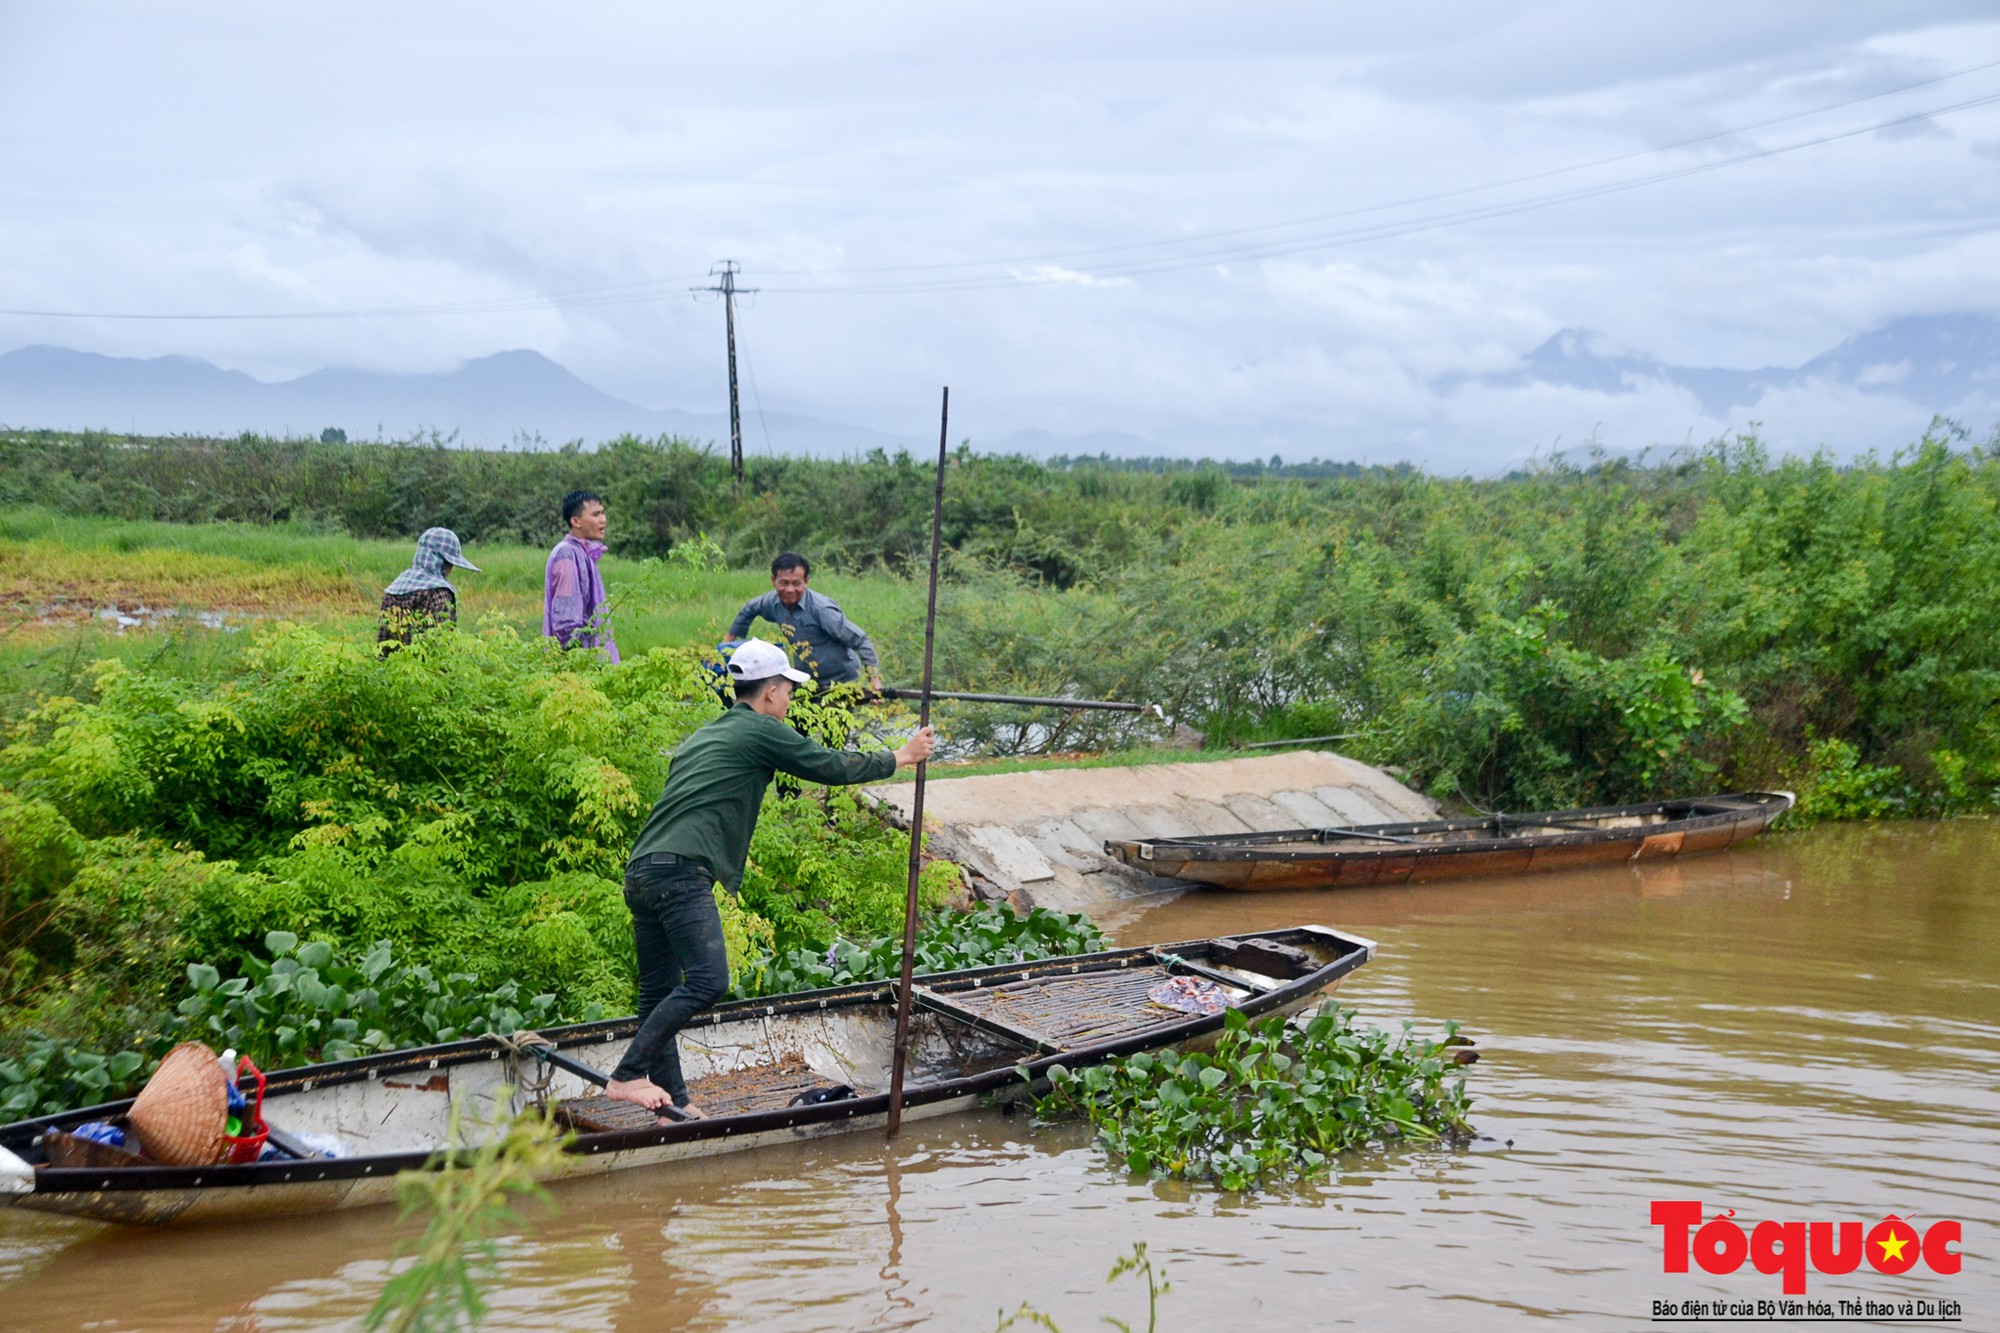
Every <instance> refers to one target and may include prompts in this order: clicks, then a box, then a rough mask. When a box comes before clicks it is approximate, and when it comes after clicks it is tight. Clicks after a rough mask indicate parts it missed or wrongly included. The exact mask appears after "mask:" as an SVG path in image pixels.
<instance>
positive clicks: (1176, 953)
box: [0, 926, 1374, 1223]
mask: <svg viewBox="0 0 2000 1333" xmlns="http://www.w3.org/2000/svg"><path fill="white" fill-rule="evenodd" d="M1373 951H1374V945H1373V944H1372V943H1371V942H1369V941H1368V940H1365V939H1361V938H1359V937H1357V936H1352V935H1347V934H1344V933H1338V932H1335V931H1333V930H1329V929H1327V928H1326V927H1323V926H1298V927H1294V928H1291V929H1286V930H1276V931H1265V932H1260V933H1258V934H1257V935H1256V936H1254V937H1245V938H1235V939H1229V938H1225V939H1211V940H1194V941H1189V942H1187V943H1183V944H1174V945H1166V946H1161V947H1157V948H1142V949H1114V950H1110V951H1107V952H1103V953H1094V954H1079V955H1076V956H1074V957H1069V958H1056V959H1047V960H1043V961H1040V962H1031V963H1013V964H1006V965H1002V966H997V967H984V968H976V969H972V970H968V971H962V972H949V973H938V974H935V975H932V976H927V977H922V978H919V983H918V985H917V986H916V987H915V988H914V990H913V995H912V999H913V1006H912V1009H913V1012H912V1029H911V1042H910V1064H909V1067H908V1069H907V1070H906V1073H905V1083H904V1111H903V1116H904V1118H905V1119H913V1118H917V1117H922V1116H932V1115H941V1114H944V1113H946V1112H951V1111H959V1110H964V1109H967V1108H969V1107H971V1106H974V1105H976V1104H977V1103H978V1101H979V1100H980V1099H981V1098H982V1097H1001V1098H1005V1097H1012V1096H1016V1095H1019V1094H1020V1093H1022V1092H1023V1091H1024V1090H1026V1089H1027V1088H1028V1087H1029V1086H1030V1084H1029V1079H1028V1078H1024V1077H1023V1072H1024V1071H1025V1073H1026V1074H1027V1075H1028V1076H1029V1077H1030V1078H1033V1077H1038V1076H1040V1075H1042V1074H1045V1073H1046V1071H1047V1070H1048V1068H1049V1067H1050V1066H1051V1065H1054V1064H1057V1063H1061V1064H1065V1065H1068V1066H1070V1067H1072V1068H1075V1067H1079V1066H1082V1065H1087V1064H1092V1063H1096V1062H1099V1061H1102V1060H1107V1059H1110V1058H1111V1057H1113V1056H1117V1055H1126V1054H1130V1053H1132V1052H1135V1051H1141V1050H1151V1049H1155V1048H1159V1047H1165V1046H1173V1045H1188V1044H1199V1043H1201V1042H1203V1041H1204V1040H1207V1041H1212V1040H1213V1039H1214V1036H1215V1034H1216V1033H1217V1032H1218V1031H1219V1030H1220V1029H1221V1026H1222V1023H1223V1019H1224V1011H1225V1010H1226V1009H1227V1008H1235V1009H1239V1010H1241V1011H1242V1012H1243V1013H1244V1014H1246V1015H1249V1016H1253V1017H1254V1016H1261V1015H1265V1014H1289V1013H1293V1012H1296V1011H1297V1010H1299V1009H1301V1008H1303V1007H1304V1006H1305V1005H1307V1004H1308V1003H1309V1002H1311V1001H1312V1000H1313V998H1314V997H1315V996H1317V995H1318V994H1319V993H1320V992H1322V991H1324V990H1326V989H1328V988H1329V987H1331V986H1333V985H1335V984H1337V983H1338V982H1339V981H1340V979H1341V978H1342V977H1344V976H1346V975H1347V974H1348V973H1349V972H1351V971H1353V970H1354V969H1355V968H1357V967H1359V966H1361V965H1362V964H1363V963H1365V962H1367V961H1368V959H1369V957H1370V956H1371V954H1372V953H1373ZM1190 989H1194V990H1196V991H1198V992H1199V994H1200V996H1201V997H1202V998H1203V999H1204V1001H1205V1002H1206V1003H1207V1004H1208V1006H1209V1007H1210V1008H1212V1009H1213V1010H1214V1011H1213V1012H1188V1011H1186V1010H1185V1009H1184V1008H1178V1007H1174V1004H1175V1003H1176V1002H1179V1003H1181V1004H1183V1005H1184V1004H1186V1003H1187V996H1186V992H1187V991H1188V990H1190ZM1156 994H1157V996H1158V997H1159V998H1155V996H1156ZM894 995H895V986H894V984H893V983H886V982H873V983H869V984H866V985H853V986H842V987H835V988H832V989H828V990H818V991H802V992H798V993H796V994H791V995H781V996H772V997H767V998H764V999H758V1000H742V1001H734V1002H731V1003H727V1004H723V1005H718V1006H717V1007H716V1008H714V1009H712V1010H710V1011H708V1012H706V1013H704V1014H701V1015H699V1016H698V1017H697V1018H696V1019H695V1022H694V1023H693V1024H692V1025H691V1026H690V1027H688V1028H687V1029H686V1030H684V1031H683V1033H682V1034H681V1052H682V1064H683V1068H684V1069H685V1070H686V1071H687V1073H688V1076H689V1093H690V1097H691V1100H692V1101H693V1102H694V1104H695V1105H696V1106H697V1107H699V1108H701V1109H702V1110H703V1111H704V1112H705V1114H706V1118H705V1119H700V1120H687V1121H680V1122H674V1121H669V1120H663V1119H661V1118H659V1117H658V1116H656V1115H654V1114H653V1113H652V1112H649V1111H645V1110H642V1109H640V1108H638V1107H636V1106H633V1105H631V1104H630V1103H626V1102H612V1101H608V1100H607V1099H605V1098H604V1097H602V1096H601V1095H599V1094H598V1092H597V1089H596V1087H595V1086H593V1085H592V1084H590V1083H588V1082H586V1081H585V1080H584V1079H582V1078H580V1077H578V1076H576V1075H575V1074H572V1073H569V1072H565V1071H564V1070H562V1069H561V1068H559V1067H558V1065H557V1064H552V1063H550V1062H549V1061H548V1060H547V1059H546V1054H547V1052H548V1051H549V1050H550V1049H553V1051H554V1052H555V1053H556V1054H557V1055H559V1056H560V1057H562V1061H561V1062H574V1063H580V1064H583V1065H587V1066H588V1067H589V1068H591V1069H592V1070H609V1069H611V1068H613V1067H615V1066H616V1064H617V1062H618V1059H619V1057H620V1056H621V1055H622V1054H623V1052H624V1050H625V1047H626V1045H627V1043H628V1042H629V1041H630V1040H631V1037H632V1033H633V1030H634V1028H635V1027H636V1020H635V1019H631V1018H625V1019H618V1020H612V1021H607V1022H601V1023H589V1024H579V1025H576V1026H573V1027H565V1028H551V1029H547V1030H545V1031H544V1032H542V1033H541V1034H539V1036H540V1037H541V1038H545V1039H546V1041H547V1042H548V1043H549V1044H550V1045H549V1046H548V1047H544V1048H543V1053H542V1054H541V1055H538V1054H537V1052H536V1050H535V1043H534V1042H532V1041H522V1040H520V1039H519V1034H514V1035H512V1036H510V1038H509V1040H508V1041H506V1042H502V1041H499V1040H495V1039H480V1040H473V1041H458V1042H452V1043H450V1044H447V1045H441V1046H429V1047H422V1048H417V1049H412V1050H404V1051H395V1052H390V1053H386V1054H382V1055H376V1056H369V1057H364V1058H361V1059H355V1060H342V1061H335V1062H332V1063H328V1064H322V1065H311V1066H306V1067H303V1068H298V1069H291V1070H284V1071H281V1072H279V1073H275V1074H272V1075H270V1076H269V1082H268V1086H267V1089H266V1093H265V1100H264V1119H265V1121H266V1122H267V1123H268V1124H269V1125H270V1126H271V1127H272V1129H273V1131H274V1133H273V1136H272V1141H273V1142H277V1141H279V1140H280V1139H290V1140H291V1141H292V1142H293V1143H294V1144H296V1145H302V1146H309V1145H311V1144H315V1143H325V1142H326V1141H328V1140H331V1141H332V1143H333V1144H336V1145H338V1148H339V1149H340V1151H341V1154H342V1155H339V1156H321V1155H314V1154H313V1153H311V1152H309V1151H302V1150H299V1149H295V1150H294V1151H295V1152H296V1155H290V1156H285V1155H274V1156H268V1157H267V1158H266V1159H265V1160H261V1161H257V1162H253V1163H248V1164H245V1165H208V1166H164V1165H159V1164H157V1163H152V1162H148V1161H144V1160H137V1159H134V1158H133V1157H132V1156H131V1154H129V1153H127V1152H125V1151H124V1150H122V1149H115V1148H109V1147H106V1146H105V1145H101V1144H97V1143H94V1142H91V1141H90V1140H88V1139H85V1138H80V1137H77V1136H75V1135H73V1134H71V1133H70V1132H69V1131H71V1130H73V1129H76V1128H78V1127H80V1126H82V1125H84V1124H86V1123H88V1122H92V1121H108V1122H112V1123H114V1124H115V1123H118V1122H120V1121H121V1120H122V1118H123V1117H124V1115H125V1114H126V1112H127V1111H128V1110H129V1109H130V1107H131V1105H132V1103H131V1102H130V1101H123V1102H116V1103H110V1104H107V1105H103V1106H95V1107H89V1108H85V1109H81V1110H76V1111H69V1112H65V1113H63V1114H60V1115H53V1116H43V1117H40V1118H38V1119H33V1120H21V1121H16V1122H15V1123H13V1124H10V1125H5V1126H0V1191H4V1192H5V1201H6V1202H9V1203H12V1204H14V1205H16V1206H18V1207H24V1208H33V1209H39V1210H42V1211H46V1212H54V1213H69V1214H74V1215H76V1216H79V1217H88V1218H96V1219H100V1220H104V1221H113V1222H132V1223H163V1222H172V1221H183V1220H193V1219H213V1218H227V1217H246V1216H256V1215H275V1214H283V1213H309V1212H320V1211H324V1210H326V1209H330V1208H349V1207H356V1206H360V1205H364V1204H373V1203H381V1202H386V1201H388V1200H390V1199H392V1198H393V1197H394V1192H395V1188H394V1187H395V1177H396V1174H397V1173H398V1172H400V1171H409V1170H418V1169H423V1168H425V1167H427V1166H433V1165H435V1164H436V1163H437V1161H438V1160H439V1153H440V1149H441V1148H442V1147H443V1145H444V1144H445V1141H446V1134H447V1125H448V1121H449V1118H450V1111H451V1107H452V1104H453V1103H454V1102H459V1103H463V1104H464V1105H465V1108H466V1110H467V1111H468V1112H469V1113H470V1114H471V1116H472V1117H479V1116H486V1117H490V1116H491V1115H492V1114H493V1113H494V1112H495V1111H497V1110H503V1109H507V1108H505V1107H504V1106H502V1104H501V1103H502V1099H503V1096H508V1095H511V1099H512V1101H513V1102H515V1103H519V1102H520V1101H522V1099H523V1093H522V1090H523V1089H529V1090H530V1091H529V1093H528V1094H527V1095H528V1097H529V1099H531V1100H533V1099H541V1100H546V1101H547V1102H549V1103H552V1104H553V1106H554V1114H555V1117H556V1118H557V1120H558V1121H559V1122H561V1123H563V1124H565V1125H567V1126H568V1127H569V1128H571V1129H573V1130H574V1131H575V1137H574V1139H573V1140H572V1141H571V1142H570V1144H569V1147H568V1151H567V1152H566V1154H565V1156H564V1164H563V1167H562V1169H561V1170H560V1171H558V1172H557V1173H556V1176H557V1178H560V1177H563V1176H571V1175H585V1174H591V1173H597V1172H604V1171H615V1170H620V1169H623V1168H627V1167H639V1166H654V1165H661V1164H665V1163H671V1162H674V1161H678V1160H681V1159H684V1158H690V1157H702V1156H707V1155H711V1154H716V1153H724V1152H733V1151H740V1150H744V1149H749V1148H756V1147H760V1146H763V1145H766V1144H773V1143H785V1142H791V1141H794V1140H798V1139H803V1138H812V1137H816V1136H820V1135H826V1134H837V1133H845V1132H851V1131H856V1130H874V1131H876V1132H880V1131H881V1130H882V1128H883V1127H884V1124H885V1121H886V1118H887V1113H888V1104H889V1097H888V1086H889V1063H890V1055H891V1050H892V1047H893V1044H894V1029H895V1002H894ZM559 1063H560V1062H559ZM537 1085H540V1087H539V1091H535V1089H536V1088H537ZM509 1090H512V1091H511V1094H509Z"/></svg>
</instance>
